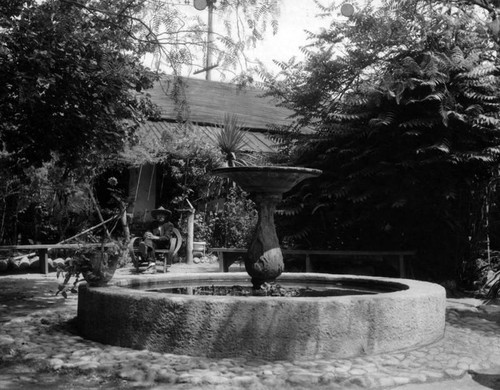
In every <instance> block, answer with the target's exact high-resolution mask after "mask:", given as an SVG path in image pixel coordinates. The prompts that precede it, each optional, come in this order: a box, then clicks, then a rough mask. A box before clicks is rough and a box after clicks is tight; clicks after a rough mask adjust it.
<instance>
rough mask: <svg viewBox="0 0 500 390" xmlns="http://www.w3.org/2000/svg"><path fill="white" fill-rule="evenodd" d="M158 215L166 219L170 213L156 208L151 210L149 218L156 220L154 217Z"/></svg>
mask: <svg viewBox="0 0 500 390" xmlns="http://www.w3.org/2000/svg"><path fill="white" fill-rule="evenodd" d="M160 214H163V215H165V216H166V217H168V216H169V215H170V214H172V212H171V211H170V210H167V209H164V208H163V207H161V206H160V207H158V208H157V209H154V210H151V216H152V217H153V218H155V219H156V217H157V216H158V215H160Z"/></svg>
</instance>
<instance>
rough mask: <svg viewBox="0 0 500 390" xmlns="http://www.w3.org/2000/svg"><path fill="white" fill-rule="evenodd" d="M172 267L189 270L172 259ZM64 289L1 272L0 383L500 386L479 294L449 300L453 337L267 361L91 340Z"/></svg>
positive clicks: (491, 316)
mask: <svg viewBox="0 0 500 390" xmlns="http://www.w3.org/2000/svg"><path fill="white" fill-rule="evenodd" d="M207 267H208V266H207ZM207 270H211V271H213V270H216V269H215V268H213V267H212V269H208V268H207ZM120 271H121V273H122V274H124V272H129V271H128V270H120ZM172 271H173V272H189V271H190V270H189V269H188V268H187V266H183V267H177V268H176V267H175V266H174V267H173V268H172ZM196 271H197V272H199V271H200V268H199V267H198V268H197V269H196ZM144 277H147V276H146V275H144ZM56 290H57V279H56V277H55V274H53V273H51V274H49V275H46V276H45V275H38V274H27V275H10V276H0V389H5V390H10V389H75V390H80V389H82V390H83V389H110V388H116V389H135V388H146V389H174V390H180V389H217V390H226V389H227V390H229V389H252V390H260V389H379V388H380V389H385V388H395V387H399V386H403V385H408V386H410V387H407V386H403V387H401V388H408V389H413V388H418V384H430V385H431V387H429V388H435V389H440V388H444V387H445V384H447V385H446V386H451V387H446V388H447V389H454V388H456V389H458V388H460V389H462V388H465V387H461V386H459V384H460V383H463V382H461V381H463V380H464V379H468V380H469V379H470V378H474V379H476V382H477V383H482V382H481V378H482V379H483V384H484V385H485V386H486V387H483V386H480V385H478V386H479V387H474V389H477V388H485V389H487V388H493V389H495V388H496V389H500V307H499V306H495V305H490V306H479V307H478V305H479V304H480V302H479V301H477V300H471V299H457V300H451V299H450V300H448V309H447V317H446V321H447V322H446V323H447V326H446V332H445V336H444V338H443V339H442V340H440V341H439V342H436V343H434V344H432V345H429V346H426V347H421V348H418V349H413V350H409V351H400V352H397V353H387V354H381V355H375V356H363V357H358V358H353V359H334V358H332V359H322V360H313V361H307V360H304V361H293V362H288V361H275V362H267V361H260V360H250V359H208V358H200V357H189V356H179V355H173V354H166V353H154V352H149V351H136V350H132V349H128V348H119V347H114V346H108V345H103V344H100V343H96V342H93V341H88V340H85V339H83V338H81V337H80V336H78V335H77V334H76V332H74V330H73V327H72V320H73V319H74V318H75V316H76V307H77V298H76V295H72V296H69V297H68V299H64V298H63V297H61V296H55V291H56ZM485 378H486V379H485ZM450 380H454V381H456V382H450ZM471 380H472V379H471ZM450 383H451V385H450ZM453 383H456V384H457V385H456V387H453ZM441 384H442V386H443V387H440V386H441ZM414 386H417V387H414ZM426 388H427V387H426ZM467 388H469V387H467Z"/></svg>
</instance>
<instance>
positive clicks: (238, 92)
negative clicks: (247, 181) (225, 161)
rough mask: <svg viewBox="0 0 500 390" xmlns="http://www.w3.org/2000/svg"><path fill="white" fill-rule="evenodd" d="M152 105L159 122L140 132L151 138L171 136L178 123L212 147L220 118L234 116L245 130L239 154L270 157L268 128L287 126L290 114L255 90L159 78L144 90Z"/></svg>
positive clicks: (143, 126)
mask: <svg viewBox="0 0 500 390" xmlns="http://www.w3.org/2000/svg"><path fill="white" fill-rule="evenodd" d="M146 93H148V94H149V95H150V97H151V100H152V102H153V103H155V104H156V105H157V106H158V107H159V108H160V113H161V119H160V120H155V121H152V120H150V121H147V122H146V123H144V124H142V125H141V129H140V131H141V132H142V133H143V134H149V135H150V136H151V137H152V138H156V137H161V133H162V132H164V131H167V132H169V133H172V132H173V130H174V129H175V128H176V126H179V124H180V123H182V124H184V125H188V129H189V131H190V132H192V133H193V136H194V137H195V138H197V139H199V140H200V141H201V142H206V143H208V144H211V145H214V146H215V145H216V144H217V142H216V137H217V133H218V132H219V131H220V125H221V123H222V122H223V117H224V114H226V113H229V114H236V115H237V117H238V119H239V121H240V122H241V124H242V126H243V127H244V128H245V129H246V130H247V131H246V134H245V147H244V148H243V151H246V152H258V153H272V152H275V151H276V145H275V143H274V142H273V141H272V140H271V139H270V138H268V136H267V134H269V125H286V124H289V123H290V122H291V119H290V116H291V114H292V111H291V110H288V109H286V108H284V107H279V106H278V104H277V101H276V100H275V99H273V98H272V97H268V96H264V91H263V90H260V89H257V88H248V87H241V86H238V85H236V84H229V83H223V82H218V81H206V80H201V79H192V78H185V77H178V78H174V77H172V76H166V77H163V78H162V79H161V80H160V81H158V82H156V83H155V86H154V88H153V89H150V90H147V91H146Z"/></svg>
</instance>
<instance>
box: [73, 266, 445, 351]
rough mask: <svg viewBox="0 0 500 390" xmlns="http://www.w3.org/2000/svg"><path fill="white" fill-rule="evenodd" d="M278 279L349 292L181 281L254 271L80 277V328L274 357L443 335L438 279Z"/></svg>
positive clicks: (132, 343)
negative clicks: (103, 283) (292, 293)
mask: <svg viewBox="0 0 500 390" xmlns="http://www.w3.org/2000/svg"><path fill="white" fill-rule="evenodd" d="M277 282H278V283H279V284H282V283H283V284H285V285H287V284H290V285H306V286H312V287H314V286H321V288H324V287H325V286H326V287H327V288H331V289H334V290H337V291H340V292H341V293H342V291H341V290H345V291H344V292H347V293H348V294H349V295H339V294H336V293H335V294H334V295H337V296H322V297H293V298H291V297H260V296H212V295H179V294H173V293H165V292H157V291H152V290H162V289H168V288H174V287H179V286H187V287H189V286H207V285H231V284H234V285H240V284H242V285H244V284H248V283H249V276H248V274H246V273H209V274H206V273H205V274H166V275H165V274H158V275H150V276H148V277H147V278H144V277H130V278H126V279H120V280H116V281H113V283H112V285H110V286H108V287H90V286H88V285H85V284H84V285H82V286H80V289H79V292H78V325H79V328H80V331H81V334H82V335H83V336H84V337H86V338H89V339H91V340H95V341H99V342H102V343H106V344H112V345H117V346H121V347H129V348H134V349H148V350H150V351H158V352H168V353H175V354H185V355H191V356H206V357H252V358H260V359H267V360H294V359H298V358H300V359H318V358H326V357H342V358H345V357H353V356H359V355H366V354H377V353H382V352H390V351H396V350H401V349H408V348H414V347H418V346H421V345H427V344H430V343H432V342H435V341H437V340H439V339H440V338H441V337H443V334H444V327H445V307H446V294H445V290H444V289H443V288H442V287H441V286H439V285H436V284H432V283H427V282H422V281H415V280H408V279H392V278H379V277H366V276H363V277H360V276H353V275H331V274H312V273H310V274H307V273H306V274H303V273H284V274H282V275H281V276H280V277H279V278H278V280H277Z"/></svg>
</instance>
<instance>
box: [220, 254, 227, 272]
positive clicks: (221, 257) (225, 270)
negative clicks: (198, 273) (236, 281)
mask: <svg viewBox="0 0 500 390" xmlns="http://www.w3.org/2000/svg"><path fill="white" fill-rule="evenodd" d="M217 257H218V258H219V271H220V272H228V270H227V269H226V267H225V266H224V252H222V251H220V252H219V253H217Z"/></svg>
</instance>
